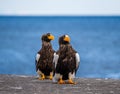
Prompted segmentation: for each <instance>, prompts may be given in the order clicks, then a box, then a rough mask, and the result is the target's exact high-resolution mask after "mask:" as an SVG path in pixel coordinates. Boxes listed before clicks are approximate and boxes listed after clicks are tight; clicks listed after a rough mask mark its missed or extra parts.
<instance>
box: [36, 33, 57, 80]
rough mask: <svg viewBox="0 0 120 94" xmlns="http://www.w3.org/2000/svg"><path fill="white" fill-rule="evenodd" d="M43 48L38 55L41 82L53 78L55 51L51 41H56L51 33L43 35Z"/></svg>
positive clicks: (37, 65) (38, 71)
mask: <svg viewBox="0 0 120 94" xmlns="http://www.w3.org/2000/svg"><path fill="white" fill-rule="evenodd" d="M41 40H42V47H41V49H40V50H39V51H38V52H37V55H36V60H35V61H36V72H37V73H38V76H39V78H38V79H39V80H44V79H50V80H52V78H53V71H54V65H53V58H54V53H55V51H54V50H53V48H52V44H51V40H54V36H53V35H52V34H51V33H47V34H44V35H42V37H41Z"/></svg>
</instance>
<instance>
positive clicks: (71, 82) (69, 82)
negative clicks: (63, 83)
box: [68, 79, 76, 84]
mask: <svg viewBox="0 0 120 94" xmlns="http://www.w3.org/2000/svg"><path fill="white" fill-rule="evenodd" d="M68 84H76V83H75V82H73V80H72V79H69V80H68Z"/></svg>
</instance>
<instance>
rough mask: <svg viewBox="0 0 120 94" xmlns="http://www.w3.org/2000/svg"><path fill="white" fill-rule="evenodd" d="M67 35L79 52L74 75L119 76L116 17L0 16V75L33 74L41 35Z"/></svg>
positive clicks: (119, 27) (119, 36)
mask: <svg viewBox="0 0 120 94" xmlns="http://www.w3.org/2000/svg"><path fill="white" fill-rule="evenodd" d="M48 32H49V33H51V34H53V35H54V36H55V40H53V41H52V42H51V43H52V46H53V49H54V50H55V51H57V50H58V49H59V46H58V39H59V37H60V36H62V35H64V34H68V35H69V36H70V39H71V45H72V47H73V48H74V49H75V50H76V51H77V52H78V53H79V54H80V65H79V69H78V71H77V74H76V77H81V78H111V79H120V16H0V74H12V75H37V73H36V70H35V56H36V54H37V52H38V51H39V50H40V48H41V36H42V35H43V34H45V33H48Z"/></svg>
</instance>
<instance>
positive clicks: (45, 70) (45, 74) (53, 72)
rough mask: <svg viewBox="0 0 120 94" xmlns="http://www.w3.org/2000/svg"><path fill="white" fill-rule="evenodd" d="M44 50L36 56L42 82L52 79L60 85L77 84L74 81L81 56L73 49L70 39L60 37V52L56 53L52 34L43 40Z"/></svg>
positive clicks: (37, 69)
mask: <svg viewBox="0 0 120 94" xmlns="http://www.w3.org/2000/svg"><path fill="white" fill-rule="evenodd" d="M41 40H42V48H41V49H40V50H39V52H38V53H37V55H36V71H37V73H38V75H39V79H40V80H44V79H50V80H53V82H58V83H59V84H64V83H65V82H66V81H65V80H67V82H66V83H69V84H75V82H74V81H73V79H74V78H75V74H76V72H77V69H78V67H79V63H80V56H79V54H78V53H77V52H76V51H75V50H74V49H73V48H72V46H71V44H70V37H69V36H68V35H63V36H61V37H59V50H58V51H56V52H55V51H54V50H53V48H52V45H51V40H54V36H53V35H52V34H50V33H47V34H44V35H43V36H42V38H41Z"/></svg>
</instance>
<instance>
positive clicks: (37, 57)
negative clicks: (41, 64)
mask: <svg viewBox="0 0 120 94" xmlns="http://www.w3.org/2000/svg"><path fill="white" fill-rule="evenodd" d="M39 59H40V54H37V55H36V61H37V62H38V61H39Z"/></svg>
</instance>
